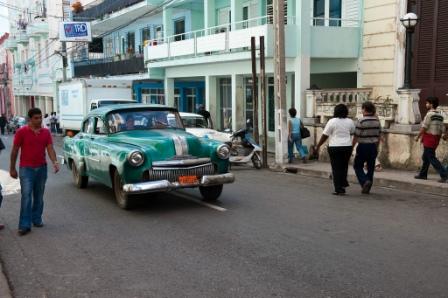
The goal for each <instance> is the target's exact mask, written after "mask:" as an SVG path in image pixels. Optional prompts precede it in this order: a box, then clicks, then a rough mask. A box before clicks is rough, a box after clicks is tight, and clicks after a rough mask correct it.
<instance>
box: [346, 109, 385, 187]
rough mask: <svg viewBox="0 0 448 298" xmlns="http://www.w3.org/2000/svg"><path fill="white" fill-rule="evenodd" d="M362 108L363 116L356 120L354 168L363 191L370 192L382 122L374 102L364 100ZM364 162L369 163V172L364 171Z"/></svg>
mask: <svg viewBox="0 0 448 298" xmlns="http://www.w3.org/2000/svg"><path fill="white" fill-rule="evenodd" d="M361 108H362V117H361V118H360V119H359V120H358V121H357V122H356V130H355V137H354V138H353V146H355V145H356V143H358V146H357V147H356V155H355V162H354V164H353V168H354V170H355V173H356V177H357V178H358V181H359V184H360V185H361V187H362V193H363V194H368V193H370V189H371V188H372V184H373V175H374V172H375V162H376V157H377V156H378V146H379V143H380V134H381V123H380V120H379V119H378V117H377V116H376V115H375V114H376V107H375V105H374V104H373V103H372V102H370V101H366V102H364V103H363V104H362V107H361ZM364 164H366V165H367V173H366V172H365V171H364Z"/></svg>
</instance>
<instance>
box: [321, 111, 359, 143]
mask: <svg viewBox="0 0 448 298" xmlns="http://www.w3.org/2000/svg"><path fill="white" fill-rule="evenodd" d="M354 133H355V123H354V122H353V120H352V119H349V118H332V119H330V120H329V121H328V123H327V125H325V129H324V131H323V134H324V135H326V136H328V138H329V139H330V140H329V146H330V147H342V146H352V135H353V134H354Z"/></svg>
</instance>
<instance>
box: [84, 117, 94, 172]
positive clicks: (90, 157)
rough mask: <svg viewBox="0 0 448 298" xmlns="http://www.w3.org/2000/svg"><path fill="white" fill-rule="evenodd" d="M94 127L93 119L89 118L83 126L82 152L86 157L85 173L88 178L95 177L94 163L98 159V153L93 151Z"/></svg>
mask: <svg viewBox="0 0 448 298" xmlns="http://www.w3.org/2000/svg"><path fill="white" fill-rule="evenodd" d="M94 127H95V117H89V118H88V119H87V120H86V121H85V122H84V125H83V135H82V137H83V139H84V150H85V156H86V160H85V162H86V171H87V174H88V175H89V176H92V177H96V175H95V166H96V165H95V163H96V161H97V159H98V151H97V150H96V149H95V145H94V144H92V143H93V141H94V138H93V137H92V136H93V130H94Z"/></svg>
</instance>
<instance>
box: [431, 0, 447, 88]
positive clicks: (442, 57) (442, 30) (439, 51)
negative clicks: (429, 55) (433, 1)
mask: <svg viewBox="0 0 448 298" xmlns="http://www.w3.org/2000/svg"><path fill="white" fill-rule="evenodd" d="M447 20H448V2H447V1H439V6H438V9H437V38H436V41H435V43H436V45H435V46H436V57H435V59H436V63H435V75H434V76H435V77H434V80H435V81H447V80H448V22H447Z"/></svg>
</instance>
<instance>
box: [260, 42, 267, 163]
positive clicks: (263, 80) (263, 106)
mask: <svg viewBox="0 0 448 298" xmlns="http://www.w3.org/2000/svg"><path fill="white" fill-rule="evenodd" d="M260 85H261V122H262V138H263V143H262V144H261V149H262V155H263V156H262V158H263V168H267V167H268V129H267V124H266V121H267V118H266V63H265V53H264V36H260Z"/></svg>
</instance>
